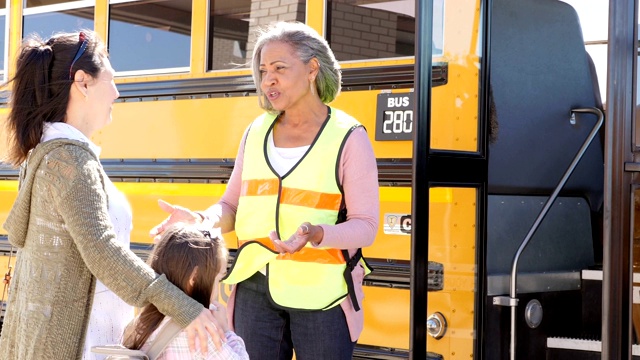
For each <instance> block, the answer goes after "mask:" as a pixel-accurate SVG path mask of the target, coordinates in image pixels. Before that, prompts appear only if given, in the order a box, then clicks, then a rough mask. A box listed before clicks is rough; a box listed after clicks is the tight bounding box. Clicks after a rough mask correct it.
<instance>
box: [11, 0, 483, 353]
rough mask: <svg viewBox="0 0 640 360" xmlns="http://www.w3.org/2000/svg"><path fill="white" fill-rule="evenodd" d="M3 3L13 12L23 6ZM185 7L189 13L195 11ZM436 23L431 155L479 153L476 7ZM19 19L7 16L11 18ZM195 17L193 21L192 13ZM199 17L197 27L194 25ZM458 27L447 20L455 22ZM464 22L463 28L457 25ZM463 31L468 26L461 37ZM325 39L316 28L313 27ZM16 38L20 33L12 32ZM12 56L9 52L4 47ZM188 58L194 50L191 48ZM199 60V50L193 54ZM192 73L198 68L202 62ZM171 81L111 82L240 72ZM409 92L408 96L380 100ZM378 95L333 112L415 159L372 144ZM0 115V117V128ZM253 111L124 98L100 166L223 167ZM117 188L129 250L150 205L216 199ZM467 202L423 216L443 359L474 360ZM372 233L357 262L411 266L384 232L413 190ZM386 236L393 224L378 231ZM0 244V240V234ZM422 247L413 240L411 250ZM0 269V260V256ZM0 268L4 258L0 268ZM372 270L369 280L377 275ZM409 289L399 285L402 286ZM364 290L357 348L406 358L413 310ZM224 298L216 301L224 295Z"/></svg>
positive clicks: (453, 199)
mask: <svg viewBox="0 0 640 360" xmlns="http://www.w3.org/2000/svg"><path fill="white" fill-rule="evenodd" d="M98 3H100V4H99V5H96V8H95V11H96V14H95V19H96V30H100V29H102V31H104V29H103V27H106V26H107V25H106V23H107V22H108V20H107V19H108V18H107V14H106V12H107V8H108V6H105V4H103V3H102V2H101V1H98ZM12 4H14V5H17V6H21V4H20V2H18V1H13V2H12ZM322 4H323V2H322V1H308V5H307V7H308V9H312V8H320V9H324V6H323V5H322ZM198 6H199V5H198V0H196V1H194V9H196V8H197V7H198ZM445 6H446V11H445V12H444V14H445V15H444V16H445V17H444V21H443V34H444V39H443V44H444V48H443V53H442V55H441V56H439V57H436V58H434V59H433V61H434V63H435V62H443V63H446V64H447V83H446V84H444V85H440V86H436V87H434V88H433V95H432V96H433V98H432V103H431V105H432V114H431V116H432V119H433V120H432V129H431V134H432V136H431V147H432V148H433V149H446V150H454V151H468V152H475V151H478V82H479V79H478V76H479V75H478V68H479V56H478V55H477V50H476V49H477V47H478V38H479V34H478V28H479V19H480V2H479V1H472V0H462V1H456V2H446V4H445ZM20 15H21V12H20V11H12V13H11V16H14V17H18V16H20ZM316 16H319V15H318V14H312V13H311V12H309V13H308V14H307V19H308V20H307V22H308V23H313V24H316V26H322V25H321V24H322V23H323V22H322V21H321V19H320V20H319V19H318V18H316ZM194 17H195V18H198V17H197V16H196V15H195V14H194ZM198 19H199V18H198ZM453 19H455V21H453ZM461 19H467V20H466V21H462V20H461ZM460 24H466V28H465V27H464V26H463V27H460ZM192 25H193V26H194V28H193V29H192V34H193V38H192V43H193V44H197V43H206V38H204V37H206V36H205V35H204V34H206V24H205V23H203V22H202V21H201V19H200V20H196V19H194V21H193V24H192ZM320 30H322V29H320ZM16 31H19V30H18V29H16ZM12 46H13V47H12V49H15V48H16V44H12ZM192 51H195V50H192ZM200 51H201V50H198V53H199V54H200V55H202V54H201V53H200ZM191 61H192V64H193V63H198V64H200V63H202V62H204V60H202V59H200V58H195V59H192V60H191ZM411 64H413V58H412V57H408V58H400V59H378V60H375V59H374V60H371V61H360V62H345V63H343V64H342V67H343V69H344V70H345V71H347V70H348V69H365V68H384V67H388V66H396V65H411ZM193 69H194V66H193V65H192V71H191V72H190V73H182V74H174V75H167V74H161V75H146V76H138V77H121V78H117V79H116V82H117V84H118V85H127V84H135V83H138V82H149V81H167V80H176V79H196V78H203V79H206V78H211V79H215V78H216V77H224V76H242V75H247V74H249V72H248V70H246V69H244V70H235V71H231V70H230V71H218V72H213V73H207V72H199V71H193ZM385 91H386V92H389V91H391V92H392V93H408V92H410V89H392V90H385ZM381 92H382V91H381V90H362V89H356V90H350V89H348V88H345V89H343V91H342V93H341V94H340V95H339V97H338V98H337V99H336V100H335V101H334V102H333V103H332V104H330V105H331V106H335V107H336V108H338V109H341V110H344V111H345V112H347V113H349V114H351V115H352V116H354V117H355V118H357V119H358V120H359V121H360V122H362V124H363V125H364V126H365V127H366V129H367V131H368V134H369V137H370V140H371V142H372V144H373V148H374V152H375V155H376V157H377V158H378V159H400V160H403V159H404V160H406V161H409V160H410V159H411V158H412V157H413V147H412V142H411V141H377V140H376V139H375V128H376V103H377V97H378V95H379V94H380V93H381ZM7 111H8V109H7V108H2V109H0V117H1V118H2V119H4V118H6V114H7ZM261 113H262V110H261V109H260V108H259V107H258V102H257V98H256V97H255V96H254V95H251V94H249V95H247V96H230V97H226V96H220V97H211V98H208V97H195V98H179V97H178V98H177V99H173V100H165V99H158V100H155V99H136V98H127V99H125V101H123V102H118V103H116V104H115V105H114V109H113V122H112V123H111V124H109V125H108V126H107V127H105V128H103V129H102V130H100V131H99V132H97V133H96V134H95V135H94V136H93V139H92V140H93V141H94V142H95V143H96V144H97V145H98V146H100V147H101V148H102V154H101V157H102V158H103V159H110V160H123V161H125V162H126V161H127V160H129V159H152V160H154V159H155V160H161V159H230V160H233V159H234V158H235V157H236V153H237V150H238V145H239V143H240V140H241V137H242V134H243V133H244V131H245V129H246V127H247V125H248V124H249V123H250V122H251V121H252V120H253V119H254V118H255V117H256V116H258V115H259V114H261ZM0 135H2V140H0V155H4V154H6V152H7V148H6V141H5V139H6V133H5V130H4V129H2V130H0ZM116 186H117V187H118V188H119V189H120V190H121V191H122V192H123V193H125V194H126V196H127V198H128V200H129V202H130V203H131V206H132V209H133V219H134V224H133V232H132V236H131V241H132V243H136V244H147V245H151V244H152V239H151V238H150V237H149V235H148V233H149V230H150V229H151V228H152V227H153V226H155V225H156V224H158V223H159V222H160V221H161V220H162V219H164V218H165V217H166V215H167V214H165V213H163V212H162V211H161V210H160V208H159V207H158V205H157V201H158V199H163V200H166V201H168V202H170V203H174V204H179V205H182V206H185V207H188V208H191V209H205V208H207V207H208V206H210V205H211V204H213V203H215V202H216V201H217V200H218V199H219V198H220V196H221V195H222V194H223V192H224V189H225V185H224V184H223V183H207V182H205V183H198V182H180V181H176V182H171V181H161V182H158V181H153V180H145V179H139V181H138V180H127V181H119V180H116ZM17 188H18V183H17V181H16V180H15V179H9V180H2V179H0V225H2V224H3V223H4V221H5V220H6V217H7V214H8V212H9V211H10V208H11V206H12V204H13V202H14V200H15V197H16V194H17ZM476 198H477V193H476V190H475V189H474V188H433V189H432V190H431V201H430V203H429V204H428V205H429V210H430V219H429V222H430V224H429V225H430V233H429V238H430V244H429V255H430V259H429V260H430V261H434V262H437V263H439V264H442V266H443V268H444V282H443V284H444V286H443V288H442V290H439V291H432V292H430V293H429V306H428V309H427V311H428V314H432V313H435V312H439V313H441V314H442V315H444V317H445V318H446V319H447V324H448V330H447V332H446V333H445V335H444V337H442V338H441V339H434V338H431V337H429V339H428V345H427V349H428V351H431V352H435V353H438V354H441V355H443V356H444V358H445V359H469V358H473V357H474V353H473V352H474V350H473V349H474V341H475V340H476V336H475V333H474V320H475V308H474V307H475V304H476V302H477V299H476V297H477V296H478V294H477V293H476V285H475V284H476V283H477V281H478V279H477V277H476V276H477V271H476V266H477V264H476V233H477V231H476V206H477V205H476ZM380 199H381V206H380V218H379V220H380V228H379V229H378V233H377V237H376V240H375V242H374V244H373V246H371V247H369V248H366V249H363V252H364V256H365V257H367V258H372V259H379V260H381V261H389V262H407V263H408V262H409V261H410V260H411V236H410V235H409V234H398V233H387V232H385V228H384V225H385V223H386V222H387V221H388V218H389V217H388V216H387V215H389V216H392V215H394V214H400V215H402V214H404V215H410V214H411V209H412V205H411V188H410V187H409V186H407V185H403V186H395V185H394V184H382V185H381V187H380ZM387 225H388V226H391V224H387ZM0 235H6V230H5V229H4V228H2V229H1V230H0ZM225 240H226V243H227V246H228V247H229V248H230V249H235V248H237V244H236V242H235V237H234V234H233V233H231V234H226V235H225ZM419 240H420V239H416V241H419ZM4 258H5V259H6V257H4ZM0 261H1V262H0V269H1V268H2V266H3V265H2V264H3V263H4V259H0ZM374 272H375V271H374ZM407 281H408V279H407ZM366 285H367V286H365V301H364V313H365V327H364V332H363V333H362V336H361V338H360V339H359V341H358V344H362V345H368V346H372V347H377V348H388V349H394V350H399V351H408V349H409V338H410V337H409V332H410V316H411V314H410V313H411V312H410V302H409V289H408V285H407V284H406V283H405V284H401V285H400V286H394V285H393V284H391V285H389V284H386V285H385V284H383V285H380V284H376V283H375V281H373V282H369V283H367V284H366ZM228 291H229V289H225V291H224V292H223V294H222V297H223V298H224V297H226V295H228Z"/></svg>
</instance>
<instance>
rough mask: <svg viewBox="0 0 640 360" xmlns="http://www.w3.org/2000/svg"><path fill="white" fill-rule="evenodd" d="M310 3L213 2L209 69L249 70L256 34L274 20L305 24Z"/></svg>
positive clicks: (235, 0)
mask: <svg viewBox="0 0 640 360" xmlns="http://www.w3.org/2000/svg"><path fill="white" fill-rule="evenodd" d="M305 14H306V3H305V2H304V1H295V2H292V3H291V4H289V5H281V4H280V3H279V2H277V1H276V2H273V1H261V0H223V1H220V0H216V1H214V0H209V44H210V46H209V48H208V50H207V51H208V54H207V57H208V59H207V70H223V69H234V68H238V67H242V68H246V67H248V66H247V63H248V61H249V60H250V59H251V56H252V52H251V50H252V48H251V47H252V46H253V43H254V42H255V38H254V37H255V31H256V29H257V28H258V27H261V26H264V25H267V24H269V23H271V22H273V21H300V22H304V18H305Z"/></svg>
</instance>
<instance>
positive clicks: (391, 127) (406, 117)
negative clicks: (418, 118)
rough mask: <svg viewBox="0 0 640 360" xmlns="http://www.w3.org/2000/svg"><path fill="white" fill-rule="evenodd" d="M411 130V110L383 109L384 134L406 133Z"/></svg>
mask: <svg viewBox="0 0 640 360" xmlns="http://www.w3.org/2000/svg"><path fill="white" fill-rule="evenodd" d="M412 130H413V110H396V111H389V110H387V111H385V112H384V119H383V120H382V132H383V133H385V134H403V133H404V134H406V133H411V131H412Z"/></svg>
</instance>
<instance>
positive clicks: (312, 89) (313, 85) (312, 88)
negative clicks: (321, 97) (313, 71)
mask: <svg viewBox="0 0 640 360" xmlns="http://www.w3.org/2000/svg"><path fill="white" fill-rule="evenodd" d="M309 86H310V88H311V94H312V95H315V94H316V90H315V87H316V83H315V81H314V80H311V83H309Z"/></svg>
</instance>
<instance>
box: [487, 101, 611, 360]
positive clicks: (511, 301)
mask: <svg viewBox="0 0 640 360" xmlns="http://www.w3.org/2000/svg"><path fill="white" fill-rule="evenodd" d="M576 113H591V114H594V115H597V116H598V121H597V122H596V124H595V126H594V127H593V129H592V130H591V133H589V136H587V138H586V139H585V141H584V143H583V144H582V147H581V148H580V150H579V151H578V153H577V154H576V156H575V157H574V158H573V161H572V162H571V165H569V167H568V168H567V170H566V171H565V173H564V175H563V176H562V179H560V182H559V183H558V185H557V186H556V187H555V189H554V190H553V193H552V194H551V196H549V199H548V200H547V201H546V203H545V204H544V206H543V208H542V210H541V211H540V213H539V214H538V217H537V218H536V220H535V221H534V223H533V225H532V226H531V228H530V229H529V232H528V233H527V235H526V236H525V238H524V240H523V241H522V243H521V244H520V247H519V248H518V250H517V251H516V254H515V255H514V257H513V261H512V262H511V281H510V286H509V297H508V298H507V297H505V296H495V297H494V298H493V304H494V305H498V306H510V307H511V339H510V342H509V353H510V359H511V360H515V358H516V307H517V306H518V298H517V275H518V272H517V270H518V261H519V260H520V255H521V254H522V252H523V251H524V249H525V248H526V247H527V245H528V244H529V241H530V240H531V238H532V237H533V234H535V232H536V230H538V227H539V226H540V223H541V222H542V220H543V219H544V217H545V216H546V215H547V212H549V209H550V208H551V206H552V205H553V203H554V201H555V200H556V198H557V197H558V194H559V193H560V190H562V188H563V187H564V185H565V184H566V182H567V180H569V177H570V176H571V174H572V173H573V170H575V168H576V166H577V165H578V162H580V160H581V159H582V157H583V156H584V153H585V152H586V151H587V148H588V147H589V145H590V144H591V142H592V141H593V139H594V138H595V137H596V135H597V134H598V131H599V130H600V127H602V124H603V123H604V113H603V112H602V110H600V109H598V108H592V107H589V108H579V109H572V110H571V117H570V118H569V121H570V122H571V124H575V122H576Z"/></svg>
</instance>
